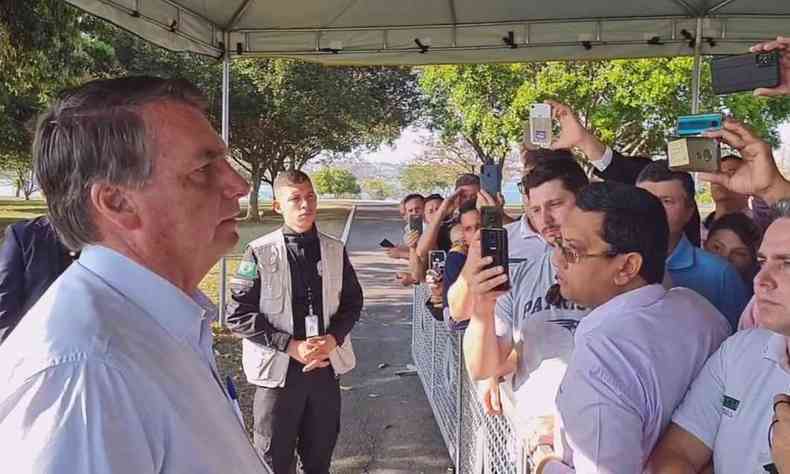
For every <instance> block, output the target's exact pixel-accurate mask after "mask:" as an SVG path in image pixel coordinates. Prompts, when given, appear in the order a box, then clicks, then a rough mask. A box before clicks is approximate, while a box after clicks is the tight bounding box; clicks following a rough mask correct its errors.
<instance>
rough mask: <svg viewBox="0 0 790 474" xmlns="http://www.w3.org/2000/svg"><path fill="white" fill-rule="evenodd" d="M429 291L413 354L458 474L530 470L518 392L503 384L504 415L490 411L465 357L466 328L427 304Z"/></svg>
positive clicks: (418, 314)
mask: <svg viewBox="0 0 790 474" xmlns="http://www.w3.org/2000/svg"><path fill="white" fill-rule="evenodd" d="M428 297H429V293H428V291H427V289H426V288H425V287H424V286H417V287H415V289H414V297H413V301H412V316H413V319H412V357H413V359H414V364H415V366H416V368H417V374H418V375H419V377H420V380H421V381H422V385H423V387H424V389H425V394H426V395H427V397H428V401H429V403H430V405H431V409H432V410H433V415H434V418H435V419H436V423H437V425H438V426H439V431H441V433H442V437H443V438H444V442H445V444H446V445H447V450H448V451H449V453H450V458H451V459H452V460H453V463H454V465H455V472H456V473H457V474H481V473H486V474H488V473H495V474H526V473H528V472H529V463H528V461H529V460H528V456H527V454H528V453H527V449H526V443H525V441H524V438H523V436H522V435H521V434H520V433H519V431H518V429H517V427H518V426H519V424H521V423H520V422H519V421H518V420H517V418H516V414H515V410H514V403H513V395H512V391H510V390H508V389H507V385H508V384H507V383H502V384H500V393H501V399H502V409H503V416H489V415H486V413H485V409H484V408H483V404H482V402H481V401H480V396H481V395H482V388H481V387H480V385H479V384H478V383H477V382H474V381H472V380H471V379H470V378H469V375H468V374H467V372H466V367H465V365H464V360H463V332H462V331H450V330H449V329H448V328H447V326H446V324H445V323H444V322H442V321H437V320H435V319H434V318H433V316H431V314H430V312H429V311H428V309H427V308H426V306H425V301H426V300H427V299H428Z"/></svg>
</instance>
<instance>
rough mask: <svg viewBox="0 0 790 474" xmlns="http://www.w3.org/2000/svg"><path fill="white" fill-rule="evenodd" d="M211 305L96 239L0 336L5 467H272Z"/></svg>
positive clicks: (137, 472)
mask: <svg viewBox="0 0 790 474" xmlns="http://www.w3.org/2000/svg"><path fill="white" fill-rule="evenodd" d="M208 316H209V312H208V311H207V310H205V309H204V308H202V307H201V306H200V305H199V304H198V303H196V302H195V301H194V300H193V299H192V298H190V297H189V296H188V295H186V294H185V293H183V292H182V291H181V290H180V289H178V288H177V287H175V286H174V285H172V284H171V283H170V282H168V281H167V280H165V279H164V278H162V277H160V276H159V275H157V274H155V273H153V272H151V271H150V270H148V269H146V268H144V267H142V266H140V265H138V264H136V263H135V262H133V261H131V260H129V259H128V258H126V257H124V256H123V255H121V254H119V253H117V252H114V251H112V250H109V249H107V248H104V247H100V246H89V247H87V248H85V249H84V250H83V252H82V254H81V255H80V258H79V260H78V262H76V263H75V264H73V265H71V266H70V267H69V269H68V270H67V271H66V272H65V273H64V274H63V275H61V277H60V278H59V279H58V280H57V281H56V282H55V283H54V284H53V285H52V286H51V287H50V288H49V290H48V291H47V292H46V293H45V294H44V296H42V298H41V299H40V300H39V302H38V303H36V305H35V306H34V307H33V308H32V309H31V310H30V312H29V313H28V314H27V315H26V316H25V317H24V318H23V320H22V322H21V323H20V325H19V326H18V327H17V330H16V331H15V332H14V333H13V334H12V335H11V337H9V339H8V340H7V341H6V342H5V343H4V344H3V345H2V346H0V439H2V440H3V449H4V450H5V452H7V453H14V455H13V456H7V457H6V459H5V462H6V468H7V469H8V472H26V473H27V472H33V473H61V472H69V473H108V472H112V473H121V474H125V473H129V474H146V473H184V472H190V473H207V474H208V473H217V474H219V473H226V472H229V469H230V470H232V472H234V473H250V474H252V473H256V474H258V473H262V472H263V473H265V472H269V470H268V468H266V467H265V466H264V465H263V463H262V462H261V461H260V459H259V458H258V456H257V454H256V453H255V451H254V449H253V448H252V446H251V444H250V442H249V439H248V437H247V434H246V432H245V431H244V429H243V428H242V426H241V424H240V422H239V419H238V418H237V417H236V414H235V413H234V409H233V406H232V404H231V402H230V400H229V399H228V397H227V394H226V392H225V388H224V386H223V385H222V383H221V382H220V377H219V376H218V375H217V371H216V364H215V361H214V356H213V352H212V347H211V331H210V327H209V320H208Z"/></svg>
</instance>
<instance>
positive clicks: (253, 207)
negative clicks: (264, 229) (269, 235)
mask: <svg viewBox="0 0 790 474" xmlns="http://www.w3.org/2000/svg"><path fill="white" fill-rule="evenodd" d="M250 180H251V181H252V182H251V183H250V184H251V186H250V195H249V204H248V205H247V216H245V217H244V220H245V221H248V222H260V221H261V214H260V210H259V209H258V193H259V192H260V190H261V172H260V167H259V166H257V165H254V166H253V167H252V173H251V176H250Z"/></svg>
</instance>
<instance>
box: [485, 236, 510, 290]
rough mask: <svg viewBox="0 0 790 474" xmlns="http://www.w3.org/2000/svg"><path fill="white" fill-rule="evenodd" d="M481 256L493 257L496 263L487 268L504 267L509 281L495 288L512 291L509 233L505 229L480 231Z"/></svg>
mask: <svg viewBox="0 0 790 474" xmlns="http://www.w3.org/2000/svg"><path fill="white" fill-rule="evenodd" d="M480 245H481V246H482V248H481V254H482V256H483V257H493V258H494V261H493V263H491V265H489V266H488V267H487V268H491V267H495V266H498V265H502V267H504V269H505V274H507V275H508V281H506V282H505V283H503V284H501V285H499V286H498V287H496V288H495V290H496V291H507V290H509V289H510V271H509V268H508V267H509V265H508V264H509V261H510V259H509V258H508V242H507V231H506V230H505V229H481V230H480Z"/></svg>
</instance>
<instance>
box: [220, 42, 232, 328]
mask: <svg viewBox="0 0 790 474" xmlns="http://www.w3.org/2000/svg"><path fill="white" fill-rule="evenodd" d="M223 39H224V43H225V54H224V55H223V58H222V139H223V140H224V141H225V144H226V145H228V146H230V141H229V139H230V33H225V35H224V38H223ZM227 268H228V266H227V262H226V259H225V257H222V258H221V259H220V260H219V324H220V326H222V327H224V326H225V293H226V288H225V280H226V279H225V273H226V272H227Z"/></svg>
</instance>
